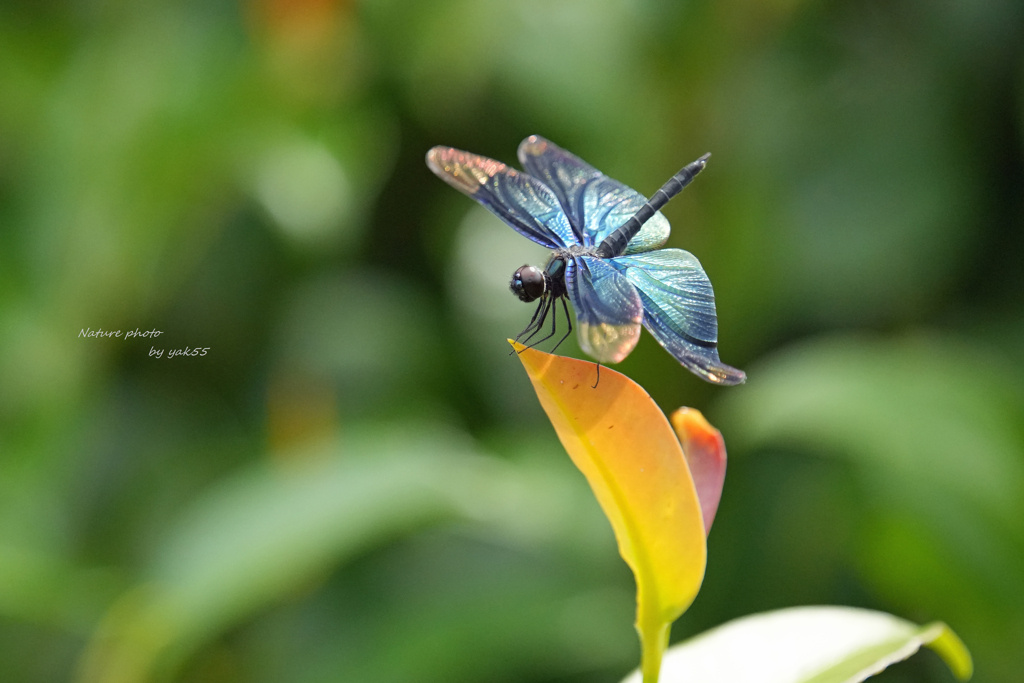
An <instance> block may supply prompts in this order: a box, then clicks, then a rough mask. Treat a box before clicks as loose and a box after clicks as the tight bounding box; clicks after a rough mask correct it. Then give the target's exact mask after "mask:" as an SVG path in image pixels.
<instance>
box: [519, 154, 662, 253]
mask: <svg viewBox="0 0 1024 683" xmlns="http://www.w3.org/2000/svg"><path fill="white" fill-rule="evenodd" d="M519 161H520V163H522V164H523V168H525V169H526V172H527V173H529V174H530V175H532V176H534V177H535V178H538V179H540V180H541V181H542V182H543V183H544V184H545V185H547V186H548V187H550V188H551V190H552V191H553V192H554V193H555V195H556V196H557V197H558V201H559V202H561V204H562V208H563V209H564V210H565V213H566V215H568V217H569V222H570V224H571V225H572V227H573V230H574V231H575V232H576V234H577V235H578V236H579V241H580V243H582V244H583V245H584V246H587V247H597V246H598V245H599V244H601V242H602V241H604V238H605V237H607V236H608V235H610V234H612V233H613V232H614V231H615V230H616V229H618V228H619V227H620V226H621V225H622V224H623V223H625V222H626V221H628V220H629V219H630V218H632V217H633V214H635V213H636V212H637V211H639V210H640V207H642V206H643V205H644V204H646V203H647V198H646V197H644V196H643V195H642V194H640V193H639V192H637V191H636V190H633V189H631V188H629V187H627V186H625V185H623V184H622V183H620V182H618V181H617V180H612V179H611V178H609V177H608V176H606V175H604V174H603V173H601V172H600V171H598V170H597V169H596V168H594V167H593V166H591V165H590V164H588V163H587V162H585V161H583V160H582V159H580V158H579V157H578V156H576V155H575V154H572V153H571V152H567V151H565V150H564V149H562V148H561V147H559V146H558V145H556V144H555V143H553V142H551V141H550V140H545V139H544V138H542V137H540V136H539V135H531V136H530V137H528V138H526V139H525V140H523V141H522V143H521V144H520V145H519ZM670 230H671V227H670V226H669V223H668V219H667V218H665V217H664V216H663V215H662V214H661V212H660V211H659V212H658V213H655V214H654V216H653V217H652V218H651V219H650V220H648V221H647V222H646V223H644V226H643V227H642V228H641V229H640V232H638V233H637V234H636V236H634V237H633V239H632V240H630V242H629V244H628V245H627V246H626V251H625V253H626V254H634V253H640V252H644V251H650V250H652V249H657V248H658V247H660V246H661V245H663V244H664V243H665V241H666V240H667V239H668V235H669V232H670Z"/></svg>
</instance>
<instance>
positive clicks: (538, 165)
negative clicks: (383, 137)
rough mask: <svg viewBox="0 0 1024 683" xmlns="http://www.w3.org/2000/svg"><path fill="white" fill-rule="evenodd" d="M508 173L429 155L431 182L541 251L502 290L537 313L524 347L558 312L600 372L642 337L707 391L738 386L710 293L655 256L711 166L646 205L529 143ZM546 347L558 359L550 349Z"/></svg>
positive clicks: (689, 260) (676, 181)
mask: <svg viewBox="0 0 1024 683" xmlns="http://www.w3.org/2000/svg"><path fill="white" fill-rule="evenodd" d="M517 156H518V157H519V161H520V163H521V164H522V166H523V169H524V171H517V170H516V169H514V168H511V167H509V166H507V165H505V164H504V163H502V162H500V161H496V160H494V159H489V158H487V157H484V156H480V155H477V154H472V153H470V152H465V151H462V150H459V149H455V148H453V147H441V146H438V147H434V148H432V149H431V150H430V151H429V152H427V166H428V167H429V168H430V170H431V171H433V172H434V174H436V175H437V176H438V177H440V178H441V179H442V180H444V181H445V182H446V183H448V184H449V185H451V186H452V187H454V188H455V189H457V190H459V191H460V192H462V193H464V194H466V195H468V196H469V197H471V198H472V199H475V200H476V201H478V202H479V203H480V204H482V205H483V206H484V207H486V208H487V209H489V210H490V211H491V212H492V213H494V214H495V215H497V216H498V218H500V219H501V220H503V221H504V222H505V223H507V224H508V225H509V226H511V227H512V228H513V229H514V230H516V231H517V232H519V233H520V234H521V235H523V236H524V237H526V238H528V239H530V240H532V241H534V242H536V243H537V244H539V245H541V246H543V247H546V248H548V249H550V250H551V256H550V258H549V259H548V262H547V264H546V265H545V266H544V267H543V268H539V267H537V266H531V265H524V266H522V267H521V268H519V269H518V270H516V271H515V273H514V274H513V275H512V281H511V284H510V288H511V290H512V293H513V294H515V295H516V296H517V297H518V298H519V299H520V300H521V301H525V302H533V301H537V302H538V304H537V307H536V309H535V310H534V314H533V318H532V319H531V320H530V324H529V325H527V327H526V328H525V329H524V330H523V331H522V332H521V333H520V334H519V337H517V338H516V339H517V340H518V339H519V338H520V337H523V335H526V334H527V333H529V336H528V337H526V339H525V340H524V343H526V342H528V341H529V340H530V339H532V338H533V336H535V335H536V334H537V333H539V332H540V331H541V329H542V327H543V326H544V323H545V321H546V319H547V317H548V315H549V314H550V316H551V333H550V334H548V336H547V337H544V338H543V339H539V340H537V342H534V344H533V345H536V344H537V343H540V342H542V341H545V340H546V339H549V338H551V337H553V336H554V335H555V333H556V331H555V325H556V323H555V321H556V319H557V313H558V311H557V306H558V303H559V302H561V306H562V310H563V311H564V314H565V318H566V320H567V322H568V325H569V332H567V333H566V335H565V336H563V337H562V339H561V340H560V341H559V342H558V344H561V342H562V341H564V340H565V339H566V337H568V335H569V333H570V332H571V331H572V316H571V315H570V314H569V311H568V307H567V306H566V300H569V301H571V302H572V306H573V309H574V310H575V313H576V323H577V341H578V343H579V345H580V348H581V349H583V351H584V352H586V353H587V354H588V355H590V356H591V357H593V358H594V359H596V360H597V362H598V367H600V364H601V363H604V364H610V363H618V362H620V361H622V360H623V359H624V358H626V356H628V355H629V354H630V352H632V351H633V349H634V348H635V347H636V345H637V342H638V341H639V339H640V328H641V326H643V327H646V328H647V330H648V332H650V334H651V335H652V336H653V337H654V338H655V339H656V340H657V341H658V343H659V344H660V345H661V346H662V347H663V348H664V349H665V350H666V351H668V352H669V353H670V354H671V355H672V356H673V357H674V358H675V359H676V360H677V361H679V363H681V364H682V365H683V366H684V367H685V368H687V369H688V370H690V371H691V372H693V373H694V374H696V375H697V376H698V377H701V378H703V379H705V380H707V381H708V382H711V383H713V384H721V385H734V384H740V383H742V382H743V381H745V380H746V375H745V374H744V373H743V371H742V370H737V369H736V368H733V367H730V366H728V365H726V364H724V363H722V361H721V360H720V359H719V357H718V317H717V313H716V311H715V294H714V290H713V289H712V287H711V281H710V280H709V279H708V276H707V274H706V273H705V272H704V269H703V268H702V267H701V265H700V262H699V261H698V260H697V258H696V257H695V256H694V255H693V254H691V253H689V252H687V251H683V250H682V249H662V248H661V247H662V246H663V245H664V244H665V242H666V241H667V240H668V237H669V232H670V230H671V227H670V225H669V222H668V219H667V218H665V216H664V215H662V213H661V211H659V209H660V208H661V207H662V206H664V205H665V204H666V203H668V201H669V200H670V199H671V198H672V197H674V196H675V195H677V194H679V192H681V191H682V189H683V188H684V187H686V186H687V185H689V184H690V182H692V181H693V179H694V178H695V177H696V176H697V174H698V173H700V172H701V171H702V170H703V169H704V167H705V166H706V164H707V160H708V158H709V157H710V156H711V155H710V154H705V155H704V156H702V157H701V158H699V159H697V160H696V161H694V162H692V163H690V164H687V165H686V166H684V167H683V168H682V170H680V171H679V172H678V173H677V174H675V175H674V176H673V177H672V178H671V179H670V180H669V181H668V182H666V183H665V184H664V185H663V186H662V187H661V189H659V190H658V191H657V192H655V193H654V195H652V197H651V199H650V200H648V199H647V198H646V197H644V196H643V195H641V194H640V193H639V192H637V191H635V190H633V189H631V188H629V187H627V186H626V185H624V184H622V183H620V182H618V181H617V180H613V179H611V178H609V177H608V176H606V175H604V174H603V173H601V172H600V171H598V170H597V169H595V168H594V167H593V166H591V165H589V164H588V163H586V162H585V161H583V160H582V159H580V158H579V157H577V156H576V155H574V154H572V153H570V152H568V151H566V150H564V149H562V148H561V147H559V146H557V145H555V144H554V143H553V142H551V141H549V140H546V139H544V138H542V137H540V136H538V135H531V136H530V137H528V138H526V139H525V140H523V142H522V143H521V144H520V145H519V150H518V155H517ZM558 344H556V348H557V346H558Z"/></svg>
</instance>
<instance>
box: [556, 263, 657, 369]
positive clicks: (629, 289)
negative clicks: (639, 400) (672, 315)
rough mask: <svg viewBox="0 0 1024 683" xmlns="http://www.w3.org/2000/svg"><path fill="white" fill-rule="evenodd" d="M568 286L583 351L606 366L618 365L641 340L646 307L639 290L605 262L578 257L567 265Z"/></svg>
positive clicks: (578, 339) (566, 278)
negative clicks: (607, 364) (641, 324)
mask: <svg viewBox="0 0 1024 683" xmlns="http://www.w3.org/2000/svg"><path fill="white" fill-rule="evenodd" d="M565 285H566V288H567V289H568V290H569V299H570V300H572V305H573V308H575V309H576V322H577V324H578V329H577V331H576V339H577V341H579V345H580V348H581V349H583V350H584V351H585V352H587V353H588V354H589V355H591V356H593V357H594V358H596V359H597V360H598V361H600V362H602V363H618V362H619V361H621V360H622V359H623V358H625V357H626V356H628V355H629V352H630V351H632V350H633V348H634V347H635V346H636V343H637V341H638V340H639V339H640V323H641V322H642V320H643V317H644V309H643V304H642V303H641V301H640V295H639V294H638V293H637V291H636V288H634V287H633V285H631V284H630V283H629V281H628V280H627V279H626V278H625V277H623V276H622V275H621V274H619V273H618V272H617V271H616V270H615V269H614V268H612V267H611V266H609V265H608V262H607V261H605V260H604V259H599V258H595V257H592V256H578V257H576V258H574V259H573V260H572V261H570V262H569V263H567V264H566V269H565Z"/></svg>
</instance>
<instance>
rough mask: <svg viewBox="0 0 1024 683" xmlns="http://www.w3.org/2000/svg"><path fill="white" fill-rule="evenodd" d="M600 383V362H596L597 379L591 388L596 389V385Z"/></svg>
mask: <svg viewBox="0 0 1024 683" xmlns="http://www.w3.org/2000/svg"><path fill="white" fill-rule="evenodd" d="M600 383H601V364H600V363H597V381H596V382H594V386H592V387H590V388H591V389H597V385H598V384H600Z"/></svg>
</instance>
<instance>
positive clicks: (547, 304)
mask: <svg viewBox="0 0 1024 683" xmlns="http://www.w3.org/2000/svg"><path fill="white" fill-rule="evenodd" d="M550 310H551V297H544V300H543V301H542V302H541V311H540V318H539V319H538V320H537V325H536V326H535V327H534V330H533V332H531V333H530V336H528V337H527V338H526V339H524V340H523V344H525V343H526V342H528V341H530V340H531V339H533V335H535V334H537V333H538V332H540V329H541V327H542V326H543V325H544V321H545V320H546V319H547V317H548V311H550ZM527 329H529V328H527ZM523 331H524V332H525V331H526V330H523ZM532 346H533V345H531V347H530V348H532Z"/></svg>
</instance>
